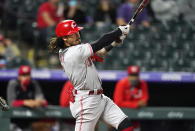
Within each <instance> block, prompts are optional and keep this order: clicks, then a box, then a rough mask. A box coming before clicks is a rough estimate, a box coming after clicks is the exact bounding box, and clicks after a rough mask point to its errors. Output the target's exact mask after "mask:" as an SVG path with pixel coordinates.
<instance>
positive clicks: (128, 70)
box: [127, 66, 139, 75]
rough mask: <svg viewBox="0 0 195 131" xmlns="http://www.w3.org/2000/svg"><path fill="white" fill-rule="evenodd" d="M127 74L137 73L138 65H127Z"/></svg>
mask: <svg viewBox="0 0 195 131" xmlns="http://www.w3.org/2000/svg"><path fill="white" fill-rule="evenodd" d="M127 72H128V75H138V74H139V67H138V66H129V67H128V69H127Z"/></svg>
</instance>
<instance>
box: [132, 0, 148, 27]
mask: <svg viewBox="0 0 195 131" xmlns="http://www.w3.org/2000/svg"><path fill="white" fill-rule="evenodd" d="M147 3H148V0H143V1H142V2H141V4H140V5H139V7H138V8H137V10H136V12H135V13H134V15H133V17H132V18H131V20H130V21H129V23H128V24H129V25H131V24H132V23H133V22H134V21H135V18H136V17H137V15H138V14H139V13H141V12H142V10H143V9H144V7H145V6H146V4H147Z"/></svg>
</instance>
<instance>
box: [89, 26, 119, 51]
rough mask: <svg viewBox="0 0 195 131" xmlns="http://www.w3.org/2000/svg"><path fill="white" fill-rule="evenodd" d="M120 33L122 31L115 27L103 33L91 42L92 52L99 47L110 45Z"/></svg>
mask: <svg viewBox="0 0 195 131" xmlns="http://www.w3.org/2000/svg"><path fill="white" fill-rule="evenodd" d="M121 35H122V31H121V30H120V29H119V28H117V29H116V30H114V31H112V32H110V33H107V34H105V35H103V36H102V37H101V38H100V39H98V40H96V41H94V42H92V45H91V47H92V49H93V52H97V51H99V50H100V49H102V48H104V47H106V46H108V45H110V44H111V43H112V42H113V41H115V40H117V39H118V38H119V37H120V36H121Z"/></svg>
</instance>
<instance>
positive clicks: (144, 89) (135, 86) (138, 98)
mask: <svg viewBox="0 0 195 131" xmlns="http://www.w3.org/2000/svg"><path fill="white" fill-rule="evenodd" d="M127 73H128V76H127V77H126V78H124V79H122V80H120V81H118V83H117V85H116V88H115V91H114V102H115V103H116V104H117V105H118V106H119V107H128V108H134V109H136V108H139V107H145V106H146V105H147V102H148V98H149V96H148V86H147V84H146V82H145V81H143V80H140V78H139V67H137V66H130V67H128V70H127Z"/></svg>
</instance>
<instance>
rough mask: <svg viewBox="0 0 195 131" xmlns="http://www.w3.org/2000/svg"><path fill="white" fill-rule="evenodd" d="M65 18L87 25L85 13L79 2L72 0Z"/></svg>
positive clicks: (65, 12) (66, 10) (65, 11)
mask: <svg viewBox="0 0 195 131" xmlns="http://www.w3.org/2000/svg"><path fill="white" fill-rule="evenodd" d="M64 18H65V19H71V20H74V21H76V22H77V23H79V24H85V23H86V22H87V18H86V15H85V13H84V11H82V10H81V8H80V5H79V3H78V2H77V0H70V1H69V2H68V6H67V7H66V8H65V10H64Z"/></svg>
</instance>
